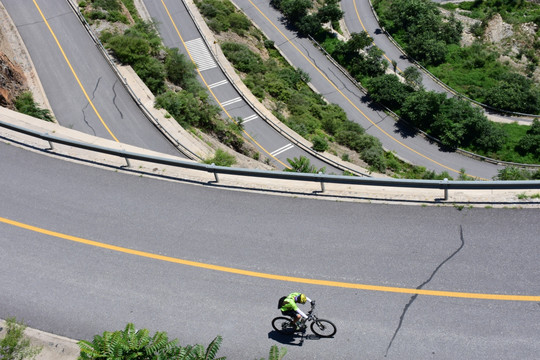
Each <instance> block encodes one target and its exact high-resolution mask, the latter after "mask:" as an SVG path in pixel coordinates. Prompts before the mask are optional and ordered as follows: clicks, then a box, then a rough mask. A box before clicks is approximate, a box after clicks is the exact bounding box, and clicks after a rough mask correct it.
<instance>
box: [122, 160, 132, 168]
mask: <svg viewBox="0 0 540 360" xmlns="http://www.w3.org/2000/svg"><path fill="white" fill-rule="evenodd" d="M124 159H126V167H131V163H130V162H129V158H124Z"/></svg>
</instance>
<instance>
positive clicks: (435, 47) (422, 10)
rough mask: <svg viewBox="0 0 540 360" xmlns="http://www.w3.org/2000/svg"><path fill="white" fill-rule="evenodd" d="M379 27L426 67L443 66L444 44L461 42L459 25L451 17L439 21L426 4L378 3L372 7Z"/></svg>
mask: <svg viewBox="0 0 540 360" xmlns="http://www.w3.org/2000/svg"><path fill="white" fill-rule="evenodd" d="M374 5H375V7H376V10H377V11H378V13H379V17H380V19H381V22H382V24H383V26H384V27H385V28H386V30H388V31H389V32H390V33H391V34H392V35H394V36H395V37H396V39H397V40H398V41H400V42H402V43H403V45H404V48H405V50H406V51H407V53H408V54H409V55H411V56H412V57H413V58H415V59H416V60H419V61H421V62H424V63H426V64H439V63H442V62H444V60H445V56H446V52H447V48H446V45H448V44H457V43H459V40H460V39H461V32H462V30H463V25H462V24H461V23H460V22H459V21H457V20H456V19H455V18H454V17H452V18H450V19H449V20H447V21H443V18H442V16H441V15H440V12H439V10H438V8H437V6H436V4H435V3H433V2H432V1H429V0H392V1H388V0H378V1H376V2H375V3H374Z"/></svg>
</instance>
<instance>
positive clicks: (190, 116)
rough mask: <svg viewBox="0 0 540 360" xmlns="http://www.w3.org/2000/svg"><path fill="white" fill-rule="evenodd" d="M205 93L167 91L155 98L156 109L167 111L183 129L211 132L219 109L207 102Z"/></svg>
mask: <svg viewBox="0 0 540 360" xmlns="http://www.w3.org/2000/svg"><path fill="white" fill-rule="evenodd" d="M207 96H208V95H206V93H203V92H201V93H199V94H193V93H190V92H187V91H180V92H177V93H175V92H172V91H167V92H165V93H163V94H161V95H159V96H157V97H156V107H158V108H163V109H165V110H167V111H168V112H169V113H170V114H171V115H172V116H173V117H174V118H175V119H176V121H178V122H179V123H180V125H182V126H184V127H190V126H194V127H197V128H202V129H205V130H208V131H209V130H212V128H213V123H214V118H215V117H216V116H217V115H218V114H219V108H218V107H217V106H215V105H211V104H210V103H209V102H208V98H207Z"/></svg>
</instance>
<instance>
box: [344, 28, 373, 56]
mask: <svg viewBox="0 0 540 360" xmlns="http://www.w3.org/2000/svg"><path fill="white" fill-rule="evenodd" d="M372 42H373V39H372V38H371V37H370V36H369V35H368V33H367V32H365V31H362V32H361V33H352V34H351V38H350V39H349V40H348V41H347V47H346V49H347V52H348V53H351V54H357V53H358V51H360V50H363V49H364V48H365V47H366V46H369V45H371V43H372Z"/></svg>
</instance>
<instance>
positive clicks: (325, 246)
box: [0, 143, 540, 359]
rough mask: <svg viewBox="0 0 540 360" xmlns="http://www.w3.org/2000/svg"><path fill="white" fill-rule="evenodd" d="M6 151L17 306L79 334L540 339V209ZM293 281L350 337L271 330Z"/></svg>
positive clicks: (259, 348)
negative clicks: (263, 186)
mask: <svg viewBox="0 0 540 360" xmlns="http://www.w3.org/2000/svg"><path fill="white" fill-rule="evenodd" d="M0 153H1V154H2V156H1V157H0V167H1V168H2V173H3V174H4V176H1V177H0V188H2V194H3V195H2V201H1V202H0V248H1V249H2V251H0V288H1V289H2V291H1V292H0V304H2V305H1V306H0V317H1V318H7V317H10V316H16V317H17V318H19V319H24V321H25V322H26V323H27V324H28V325H29V326H31V327H34V328H38V329H41V330H45V331H49V332H53V333H56V334H60V335H64V336H68V337H72V338H77V339H81V338H82V339H91V338H92V336H93V335H94V334H98V333H101V332H103V331H104V330H116V329H122V328H123V327H124V326H125V324H126V323H127V322H133V323H135V324H136V326H137V327H138V328H148V329H150V330H151V331H157V330H160V331H167V332H168V333H169V335H170V336H171V337H172V338H179V339H180V343H181V344H184V345H185V344H193V343H206V344H207V343H209V342H210V341H211V340H212V338H213V337H214V336H216V335H218V334H220V335H222V336H223V337H224V343H223V345H222V348H221V351H220V354H222V355H227V356H228V358H230V359H246V358H255V357H258V358H260V357H263V356H266V355H265V354H267V351H268V349H269V348H270V346H271V345H274V344H277V345H279V346H286V347H287V348H288V351H289V353H288V355H287V357H288V358H291V359H314V358H319V359H320V358H323V359H324V358H331V359H382V358H384V357H386V358H394V359H418V358H431V357H434V358H475V359H493V358H519V359H536V358H537V355H538V353H539V351H540V343H539V342H538V341H537V340H538V335H539V334H540V325H539V324H540V309H539V307H538V303H540V296H539V294H540V286H539V283H538V278H539V276H540V263H539V262H538V250H539V249H538V231H539V230H540V228H539V225H538V221H537V220H538V210H537V209H530V210H519V209H513V210H509V209H463V210H462V211H459V210H457V209H455V208H453V207H441V208H438V207H427V208H425V207H413V206H409V207H405V206H389V205H373V204H359V203H347V202H332V201H317V200H308V199H301V198H292V197H281V196H275V195H264V194H253V193H244V192H236V191H227V190H219V189H215V188H212V186H209V185H204V184H201V185H194V184H185V183H181V182H174V181H172V182H171V181H163V180H157V179H151V178H146V177H139V176H133V175H127V174H123V173H121V172H114V171H108V170H103V169H98V168H93V167H87V166H83V165H79V164H74V163H71V162H66V161H63V160H59V159H55V158H52V157H49V156H46V155H44V154H39V153H34V152H31V151H28V150H25V149H21V148H19V147H17V146H14V145H6V144H4V143H0ZM21 164H25V166H21ZM419 219H421V220H419ZM280 276H281V277H280ZM291 277H292V278H291ZM291 291H303V292H305V293H307V294H308V295H309V296H310V297H312V298H314V299H316V300H317V302H318V309H319V315H320V316H321V317H322V318H328V319H330V320H332V321H334V322H335V323H336V325H337V327H338V332H337V334H336V336H335V337H334V338H331V339H317V338H316V337H313V336H312V334H311V333H310V332H309V331H308V333H306V334H305V335H304V336H301V337H300V336H298V337H294V338H284V337H281V336H279V335H277V334H276V333H275V332H274V331H273V330H272V328H271V325H270V321H271V319H272V318H273V317H274V316H277V315H279V312H278V311H277V310H276V308H275V307H276V302H277V299H278V298H279V297H280V296H281V295H283V294H287V293H288V292H291ZM396 291H398V292H396ZM422 291H423V292H424V293H422V294H421V295H417V294H415V293H419V292H422ZM482 294H488V295H482ZM486 296H487V297H490V298H491V299H483V297H486ZM519 300H524V301H519Z"/></svg>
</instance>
